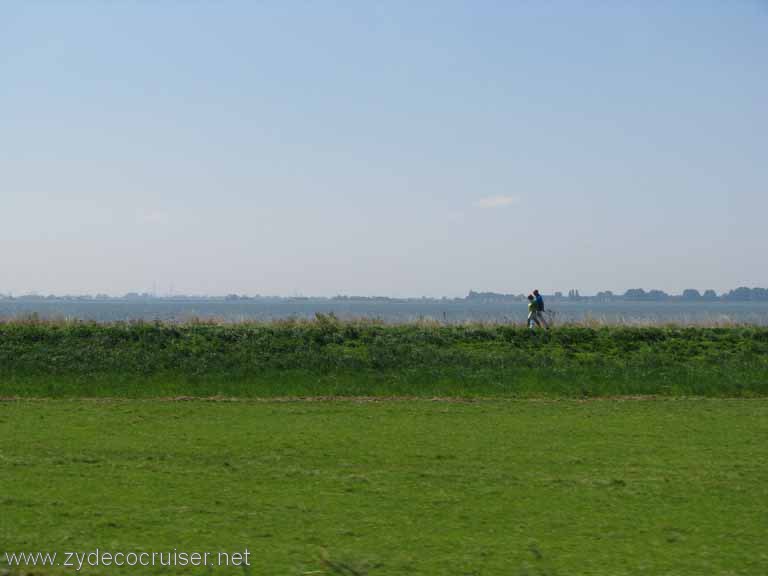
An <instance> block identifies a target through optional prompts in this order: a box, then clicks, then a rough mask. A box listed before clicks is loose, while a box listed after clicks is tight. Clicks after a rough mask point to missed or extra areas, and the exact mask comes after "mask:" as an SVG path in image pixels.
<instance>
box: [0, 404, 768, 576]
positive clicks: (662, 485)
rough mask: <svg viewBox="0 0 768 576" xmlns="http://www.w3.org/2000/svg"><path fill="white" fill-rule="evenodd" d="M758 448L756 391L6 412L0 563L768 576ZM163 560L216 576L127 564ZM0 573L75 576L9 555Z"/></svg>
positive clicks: (275, 571) (764, 460)
mask: <svg viewBox="0 0 768 576" xmlns="http://www.w3.org/2000/svg"><path fill="white" fill-rule="evenodd" d="M767 439H768V400H764V399H731V400H728V399H678V400H674V399H668V400H660V399H657V400H632V401H619V400H590V401H575V400H560V401H530V400H524V401H519V400H479V401H475V402H470V403H466V402H445V401H442V402H437V401H434V402H431V401H427V400H410V401H378V402H355V401H351V400H346V401H333V402H327V401H323V402H306V401H304V402H274V401H272V402H269V401H235V402H206V401H199V400H198V401H189V402H168V401H160V400H109V401H105V400H101V401H99V400H17V401H6V402H0V547H1V548H2V549H0V554H4V553H5V552H20V551H25V552H34V551H45V552H57V553H59V554H63V553H64V552H66V551H77V552H87V551H92V550H94V549H96V548H99V549H101V550H102V551H104V550H107V551H112V552H116V551H123V552H129V551H149V552H153V551H155V552H167V551H170V550H173V549H174V548H176V549H177V550H179V551H189V552H192V551H201V552H202V551H227V552H235V551H238V550H240V551H242V550H243V549H244V548H246V547H247V548H248V549H249V551H250V563H251V566H250V568H248V569H243V568H237V569H233V568H230V569H229V570H228V571H222V573H234V574H237V573H241V574H258V575H270V576H271V575H283V574H285V575H302V574H303V575H309V574H313V575H321V574H346V575H347V576H349V575H354V574H369V575H371V576H375V575H385V574H391V575H395V574H397V575H402V574H424V575H430V576H431V575H437V574H439V575H457V576H459V575H469V574H494V575H495V574H510V575H561V576H565V575H575V574H590V575H603V574H604V575H607V576H619V575H635V574H654V575H655V574H670V575H671V574H676V575H681V574H682V575H687V574H690V575H697V576H699V575H723V576H725V575H737V574H738V575H742V574H750V575H751V574H754V575H761V576H762V575H764V574H766V573H768V551H767V549H766V545H765V543H766V539H767V538H768V508H767V507H766V502H768V443H767V442H766V440H767ZM59 558H61V556H59ZM163 570H165V572H169V573H170V572H177V573H186V572H190V573H200V574H207V573H211V572H210V571H209V570H200V569H198V572H194V570H191V569H181V568H176V569H168V568H166V569H154V570H148V569H143V570H139V571H137V569H132V570H129V569H126V570H124V571H123V572H120V573H157V572H163ZM3 572H10V573H12V574H17V573H18V574H22V573H23V574H54V573H63V574H66V573H74V568H63V567H58V568H53V569H51V568H45V569H43V568H40V567H37V568H33V567H29V566H27V567H24V568H13V569H11V568H9V567H8V566H7V565H4V564H3V557H2V556H0V573H3ZM83 572H88V573H109V574H111V573H114V572H115V569H114V568H109V569H106V570H105V569H100V570H99V569H90V570H86V569H84V570H83ZM118 572H119V571H118ZM213 573H218V572H217V571H213Z"/></svg>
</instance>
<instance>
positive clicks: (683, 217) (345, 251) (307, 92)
mask: <svg viewBox="0 0 768 576" xmlns="http://www.w3.org/2000/svg"><path fill="white" fill-rule="evenodd" d="M767 63H768V1H765V0H764V1H758V0H755V1H747V0H741V1H733V2H725V1H707V0H691V1H688V2H684V1H673V2H607V1H598V0H594V1H592V2H587V1H576V0H573V1H560V2H556V1H552V2H523V1H519V2H515V1H511V0H510V1H507V0H504V1H492V0H467V1H465V2H453V1H450V0H448V1H446V0H434V1H432V0H421V1H419V2H412V1H398V0H387V1H386V2H384V1H374V0H368V1H360V2H352V1H330V0H329V1H316V2H298V1H290V0H285V1H274V2H272V1H263V2H250V1H249V2H234V1H222V2H202V1H200V2H178V3H175V2H170V1H168V2H120V3H118V2H85V1H83V2H66V1H58V2H53V1H50V2H44V1H39V2H27V1H18V2H16V1H8V2H3V3H2V4H0V219H1V220H0V258H1V260H0V262H1V263H2V264H1V265H0V293H13V294H22V293H32V292H34V293H40V294H49V293H54V294H84V293H91V294H96V293H106V294H110V295H121V294H123V293H126V292H133V291H136V292H144V291H153V290H154V291H156V292H157V293H158V294H168V293H177V294H178V293H186V294H209V295H222V294H228V293H239V294H250V295H255V294H261V295H282V296H295V295H316V296H333V295H336V294H348V295H383V296H396V297H404V296H449V297H454V296H463V295H465V294H466V293H467V292H468V291H469V290H476V291H495V292H503V293H522V292H526V293H527V292H529V291H530V290H531V289H533V288H539V289H540V290H542V291H543V292H545V293H551V292H553V291H556V290H561V291H564V292H567V291H568V290H569V289H572V288H573V289H578V290H579V291H580V292H581V293H582V294H593V293H595V292H596V291H598V290H613V291H614V292H623V291H624V290H626V289H628V288H638V287H643V288H646V289H651V288H655V289H662V290H666V291H668V292H672V293H678V292H680V291H682V290H683V289H685V288H698V289H700V290H704V289H708V288H712V289H715V290H717V291H718V292H721V291H724V290H728V289H731V288H735V287H737V286H742V285H746V286H768V266H766V261H767V260H766V249H767V248H768V226H767V225H768V67H767V66H768V65H767Z"/></svg>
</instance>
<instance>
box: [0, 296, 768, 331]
mask: <svg viewBox="0 0 768 576" xmlns="http://www.w3.org/2000/svg"><path fill="white" fill-rule="evenodd" d="M548 308H549V309H550V311H551V314H552V317H553V318H554V320H555V323H566V322H585V321H587V322H599V323H605V324H619V323H623V324H638V325H642V324H660V323H670V322H673V323H679V324H689V325H700V324H728V323H748V324H756V325H761V326H768V302H719V301H718V302H591V301H575V302H571V301H568V302H557V303H551V304H550V305H549V306H548ZM317 313H323V314H328V313H334V314H336V315H337V316H338V317H339V318H345V319H348V318H376V319H380V320H382V321H384V322H393V323H394V322H413V321H416V320H422V319H432V320H436V321H440V322H446V323H462V322H469V321H481V322H504V323H521V324H522V323H524V322H525V317H526V314H527V302H511V303H479V302H472V301H464V300H409V301H395V302H381V301H360V300H326V299H255V300H235V301H219V300H184V301H174V300H144V301H77V300H71V301H24V300H2V301H0V318H18V317H24V316H29V315H31V314H36V315H37V316H39V317H41V318H53V319H79V320H95V321H98V322H115V321H131V320H134V321H135V320H147V321H151V320H163V321H176V322H183V321H187V320H191V319H194V318H200V319H211V320H222V321H227V322H244V321H269V320H277V319H284V318H291V317H294V318H312V317H314V315H315V314H317Z"/></svg>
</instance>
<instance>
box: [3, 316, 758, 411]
mask: <svg viewBox="0 0 768 576" xmlns="http://www.w3.org/2000/svg"><path fill="white" fill-rule="evenodd" d="M646 394H653V395H671V396H680V395H696V396H712V397H738V396H766V395H768V329H766V328H756V327H729V328H717V327H712V328H684V327H644V328H630V327H599V328H591V327H582V326H566V327H557V328H555V329H553V330H551V331H549V332H539V333H537V334H534V335H532V334H530V333H529V332H528V331H527V330H525V329H524V328H520V327H515V326H504V325H449V326H446V325H432V324H405V325H396V326H389V325H382V324H378V323H374V322H340V321H338V320H336V319H335V318H334V317H328V316H320V317H319V318H318V319H317V320H316V321H313V322H299V321H288V322H278V323H272V324H234V325H221V324H212V323H208V324H206V323H193V324H184V325H173V324H161V323H140V324H108V325H105V324H95V323H81V322H77V323H68V322H59V323H56V322H53V323H51V322H29V321H28V322H15V323H14V322H9V323H3V324H0V396H6V397H8V396H18V397H126V398H142V397H158V396H215V395H223V396H233V397H243V398H246V397H274V396H295V395H313V396H325V395H334V396H339V395H341V396H343V395H354V396H395V395H408V396H436V395H437V396H463V397H482V396H511V397H542V396H544V397H546V396H548V397H592V396H609V395H646Z"/></svg>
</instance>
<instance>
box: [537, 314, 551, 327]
mask: <svg viewBox="0 0 768 576" xmlns="http://www.w3.org/2000/svg"><path fill="white" fill-rule="evenodd" d="M536 315H537V316H538V317H539V320H540V321H541V323H542V324H544V328H546V329H547V330H549V322H547V316H546V314H544V310H540V311H539V312H537V313H536Z"/></svg>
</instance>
